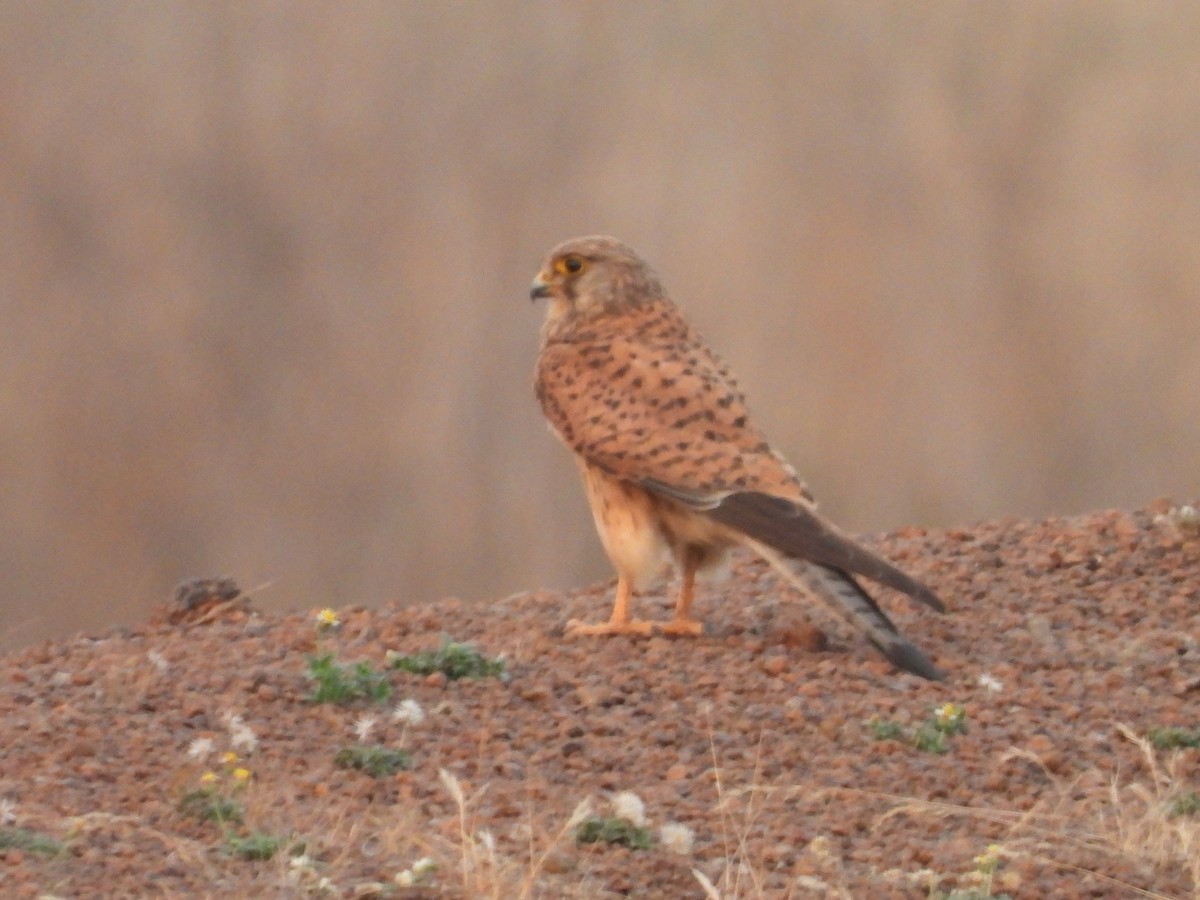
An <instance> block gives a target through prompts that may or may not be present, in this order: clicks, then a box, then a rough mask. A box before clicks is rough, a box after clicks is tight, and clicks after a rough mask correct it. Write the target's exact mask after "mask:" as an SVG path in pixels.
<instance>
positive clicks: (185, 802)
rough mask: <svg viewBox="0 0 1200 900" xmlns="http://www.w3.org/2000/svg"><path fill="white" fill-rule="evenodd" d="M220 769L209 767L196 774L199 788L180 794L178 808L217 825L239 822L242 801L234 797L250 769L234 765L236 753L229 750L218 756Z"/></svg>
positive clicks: (239, 791) (244, 782) (236, 757)
mask: <svg viewBox="0 0 1200 900" xmlns="http://www.w3.org/2000/svg"><path fill="white" fill-rule="evenodd" d="M221 759H222V762H223V763H224V768H223V771H222V772H221V773H220V774H218V773H216V772H213V771H211V770H209V771H207V772H205V773H204V774H203V775H201V776H200V787H198V788H196V790H194V791H189V792H188V793H187V794H184V796H183V798H182V799H181V800H180V801H179V811H180V812H181V813H183V814H184V815H187V816H191V817H192V818H194V819H199V820H201V821H202V822H216V823H218V824H219V825H240V824H241V822H242V813H243V810H242V804H241V803H240V802H239V801H238V800H237V796H238V795H239V794H241V792H242V791H244V790H245V788H246V785H247V783H249V781H250V770H249V769H246V768H243V767H242V766H240V765H238V756H237V754H236V753H233V752H232V751H231V752H229V753H226V754H225V755H224V756H222V758H221Z"/></svg>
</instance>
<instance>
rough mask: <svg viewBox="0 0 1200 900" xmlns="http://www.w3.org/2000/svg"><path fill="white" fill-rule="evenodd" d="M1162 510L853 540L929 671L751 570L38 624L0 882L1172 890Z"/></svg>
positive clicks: (1197, 808) (1192, 645) (1191, 659)
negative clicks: (569, 635) (398, 603)
mask: <svg viewBox="0 0 1200 900" xmlns="http://www.w3.org/2000/svg"><path fill="white" fill-rule="evenodd" d="M1167 507H1168V504H1166V503H1161V504H1159V505H1158V506H1156V507H1155V508H1152V509H1148V510H1142V511H1138V512H1134V513H1126V512H1100V513H1095V514H1091V515H1085V516H1079V517H1074V518H1068V519H1053V520H1049V521H1044V522H1027V521H1015V520H1014V521H999V522H990V523H984V524H980V525H977V526H973V527H970V528H963V529H954V530H938V531H935V530H928V531H927V530H923V529H917V528H909V529H904V530H902V531H900V532H897V533H894V534H890V535H884V536H877V537H875V538H873V539H870V542H871V543H872V544H873V545H875V546H877V547H878V548H880V549H881V550H882V551H883V552H884V553H885V554H886V555H887V556H889V557H890V558H892V559H894V560H896V561H898V562H899V563H900V564H901V565H902V566H903V567H904V568H905V569H907V570H908V571H910V572H912V573H913V574H914V575H916V576H918V577H919V578H921V579H923V580H924V581H926V582H928V583H929V584H930V585H931V586H932V587H933V588H934V589H935V590H936V591H937V593H938V594H939V595H940V596H941V597H943V598H945V600H946V601H947V605H948V606H949V607H950V611H949V612H948V613H947V614H946V615H944V616H938V615H936V614H933V613H930V612H928V611H927V610H923V609H922V610H918V609H915V608H914V607H912V606H911V605H909V604H906V603H905V602H904V601H903V598H900V597H898V596H896V595H892V594H887V593H884V594H881V598H880V599H881V602H882V603H883V604H884V605H885V606H886V607H887V609H888V610H889V612H891V613H892V614H893V616H894V618H895V619H896V622H897V624H898V625H899V627H900V628H901V630H902V631H903V632H904V633H905V634H906V635H908V636H909V637H911V638H912V639H913V640H914V641H915V642H916V643H918V644H919V645H920V646H921V647H922V648H923V649H924V650H925V651H926V652H927V653H928V654H929V655H930V656H931V657H932V658H933V659H934V660H935V661H936V663H937V664H938V665H939V666H940V667H941V668H943V669H946V670H947V671H948V672H949V673H950V675H949V679H948V681H947V682H946V683H945V684H933V683H929V682H925V681H922V680H920V679H918V678H915V677H912V676H909V675H904V674H901V673H898V672H896V671H895V670H893V669H892V668H891V667H890V666H889V665H888V664H887V663H886V662H885V661H884V660H882V659H880V658H879V657H878V655H877V654H876V653H875V652H874V651H873V650H872V649H871V648H870V647H869V646H866V645H865V644H864V643H863V642H862V641H861V640H860V639H858V638H857V637H856V636H854V635H852V634H850V633H848V632H846V631H845V630H844V629H842V628H841V627H840V626H837V625H836V624H832V623H830V622H829V621H828V620H827V619H826V617H825V616H824V615H823V614H821V613H820V612H819V611H818V610H816V609H814V608H813V605H812V604H811V603H809V602H807V601H806V600H805V598H803V597H800V596H799V595H796V594H793V593H791V592H788V591H785V590H784V589H783V588H782V587H781V585H780V584H779V583H778V582H777V581H776V580H775V578H774V576H773V575H772V574H771V573H770V572H769V571H768V570H767V569H765V568H764V567H763V566H761V565H759V564H757V563H755V562H753V561H741V562H739V564H738V565H737V566H736V567H735V571H734V573H733V577H732V578H731V579H730V580H729V581H727V582H724V583H722V584H719V585H714V586H709V587H708V588H707V589H705V590H704V591H703V592H702V593H701V595H700V599H699V602H698V613H699V614H700V615H702V616H703V617H704V618H705V619H706V620H707V624H708V630H709V633H708V634H707V635H706V636H704V637H701V638H698V639H669V638H650V639H646V640H631V639H607V640H605V639H577V640H565V639H563V638H562V637H561V636H560V634H559V632H560V629H561V625H562V623H564V622H565V621H567V620H568V619H570V618H597V617H603V616H605V615H607V610H608V602H609V601H608V595H609V592H610V591H611V585H601V586H596V587H593V588H590V589H587V590H583V591H579V592H577V593H572V594H568V595H561V594H553V593H547V592H537V593H529V594H523V595H518V596H514V597H509V598H506V599H504V600H498V601H496V602H494V603H488V604H481V605H478V606H474V607H468V606H465V605H463V604H461V603H458V602H456V601H453V600H446V601H442V602H439V603H435V604H432V605H429V606H423V607H408V608H402V609H400V608H384V609H377V610H363V609H351V610H338V611H337V619H338V623H337V624H336V626H335V624H334V622H333V621H332V620H331V619H330V618H329V617H328V616H327V617H326V619H325V620H324V621H323V622H318V621H317V618H316V616H315V611H314V613H310V614H304V615H293V616H286V617H278V616H265V615H260V614H258V613H257V612H256V611H255V610H254V606H253V603H252V602H250V603H246V602H244V601H245V598H239V599H236V600H234V599H229V598H223V597H216V598H210V599H211V601H212V602H207V601H206V605H205V606H204V608H203V611H202V613H201V614H197V615H194V616H190V615H180V614H171V613H170V612H169V611H168V612H167V613H164V614H163V615H161V616H160V617H159V619H158V620H157V623H156V624H149V625H146V626H143V627H138V628H132V629H123V630H116V631H113V632H111V633H108V634H105V635H101V636H96V637H76V638H72V639H69V640H63V641H57V642H51V643H46V644H43V645H40V646H35V647H31V648H28V649H25V650H23V651H21V652H18V653H15V654H11V655H9V656H7V657H6V658H4V659H3V660H2V661H0V761H2V766H0V894H2V895H3V896H5V897H35V896H39V895H48V896H54V897H95V896H145V895H155V896H157V895H162V896H181V895H192V896H212V897H234V896H248V895H251V894H253V895H256V896H258V897H293V896H302V895H305V894H306V893H309V892H311V893H313V894H314V895H315V894H318V893H320V892H325V893H326V894H327V895H328V896H342V897H370V896H380V897H443V896H444V897H459V896H463V895H466V896H471V897H476V896H491V897H504V898H508V897H519V896H523V895H524V896H543V897H604V896H610V895H630V896H638V897H697V898H704V897H716V896H719V897H722V898H733V897H787V896H792V897H801V896H848V897H868V896H869V897H890V896H896V897H929V896H956V897H984V896H989V895H995V896H1000V895H1003V894H1007V895H1009V896H1010V897H1050V896H1054V897H1076V896H1083V897H1110V896H1111V897H1118V896H1132V895H1133V894H1134V893H1135V891H1149V892H1153V893H1154V894H1155V895H1161V896H1168V897H1197V896H1200V797H1198V795H1197V791H1198V790H1200V749H1197V747H1196V744H1198V743H1200V715H1198V712H1197V711H1198V710H1200V637H1198V636H1200V538H1197V536H1196V533H1195V531H1194V529H1193V527H1192V525H1191V524H1190V523H1189V521H1188V520H1187V518H1186V517H1181V516H1179V515H1172V514H1166V513H1167V512H1168V509H1167ZM227 600H228V603H227V606H222V604H224V603H226V601H227ZM637 609H638V610H639V611H640V613H641V614H649V615H659V616H662V617H666V616H668V615H669V600H668V599H667V598H666V597H664V596H660V595H652V596H644V597H641V598H639V600H638V607H637ZM810 615H811V621H813V622H815V623H817V624H818V625H820V626H821V627H822V628H823V629H825V630H826V631H827V634H828V638H829V639H828V642H827V643H825V642H823V641H820V640H814V639H813V634H812V629H811V627H810V626H809V624H808V623H809V621H810V618H809V616H810ZM447 637H448V638H449V639H450V640H452V641H453V642H455V643H453V644H450V645H447V644H446V641H447ZM462 643H467V644H470V645H471V646H472V647H473V648H475V649H476V650H477V651H479V654H481V656H475V655H473V654H472V653H471V652H470V650H469V649H467V648H464V647H462V646H459V644H462ZM422 653H424V654H425V655H424V656H421V655H420V654H422ZM398 655H399V656H398ZM496 658H502V659H503V667H502V669H501V667H498V666H495V665H492V666H491V667H490V668H489V667H488V664H489V663H491V662H494V660H495V659H496ZM400 660H403V662H400ZM360 664H361V665H360ZM472 665H479V666H481V668H479V669H478V670H477V671H474V672H469V671H465V670H466V669H469V668H470V666H472ZM459 674H466V675H467V677H461V678H459V677H455V676H457V675H459ZM472 675H474V676H477V677H472ZM318 689H321V690H325V691H326V693H325V695H324V696H325V697H326V698H327V699H326V700H325V701H324V702H315V701H314V700H313V699H312V697H313V695H314V692H315V691H317V690H318ZM225 754H233V755H228V756H226V755H225ZM626 792H628V793H626ZM631 794H632V795H634V796H631ZM589 798H590V816H591V817H592V821H591V822H589V823H586V824H585V826H584V834H585V835H587V836H590V837H593V838H596V840H595V841H594V842H592V843H580V842H578V841H577V840H576V835H577V833H578V824H579V822H580V820H582V819H585V818H586V816H587V815H588V814H589V810H588V808H586V807H584V808H581V806H580V805H581V804H582V803H584V802H585V801H588V799H589ZM573 814H575V819H574V820H573V819H572V816H573ZM643 820H644V821H643ZM637 826H641V827H637ZM1189 841H1190V844H1189V843H1188V842H1189ZM647 845H648V846H647ZM425 858H428V860H429V861H425ZM705 882H707V883H708V886H707V887H706V885H705ZM931 885H934V887H932V888H931ZM956 891H957V893H955V892H956Z"/></svg>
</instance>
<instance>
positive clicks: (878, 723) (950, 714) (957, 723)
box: [867, 703, 967, 753]
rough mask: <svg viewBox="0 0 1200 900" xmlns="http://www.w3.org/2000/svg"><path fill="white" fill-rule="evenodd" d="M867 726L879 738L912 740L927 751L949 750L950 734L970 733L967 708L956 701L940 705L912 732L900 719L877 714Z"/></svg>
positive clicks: (917, 746)
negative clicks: (884, 717) (879, 716)
mask: <svg viewBox="0 0 1200 900" xmlns="http://www.w3.org/2000/svg"><path fill="white" fill-rule="evenodd" d="M867 727H868V728H869V729H871V733H872V734H874V735H875V739H876V740H880V741H900V742H902V743H911V744H912V745H913V746H914V747H916V748H917V749H918V750H921V751H923V752H925V753H946V752H947V751H948V750H949V749H950V745H949V743H948V742H947V740H946V739H947V738H948V737H950V736H952V735H956V734H966V733H967V711H966V708H965V707H963V706H960V705H959V704H957V703H947V704H945V705H943V706H939V707H938V708H937V709H935V710H934V711H933V715H931V716H930V717H929V718H928V719H927V720H926V721H924V722H922V723H921V725H920V726H918V728H917V729H916V730H915V731H913V732H912V733H911V734H910V733H909V732H908V731H907V730H906V729H905V728H904V726H903V725H901V724H899V723H898V722H892V721H888V720H886V719H880V718H878V717H875V718H872V719H870V720H869V721H868V722H867Z"/></svg>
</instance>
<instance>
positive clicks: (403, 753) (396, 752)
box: [333, 744, 412, 778]
mask: <svg viewBox="0 0 1200 900" xmlns="http://www.w3.org/2000/svg"><path fill="white" fill-rule="evenodd" d="M333 764H334V765H335V766H337V767H338V768H339V769H357V770H358V771H360V772H365V773H366V774H367V775H370V776H371V777H372V778H383V777H385V776H387V775H395V774H396V773H397V772H402V771H404V770H405V769H407V768H408V767H409V766H410V765H412V754H411V753H409V752H408V751H407V750H401V749H400V748H398V747H395V748H393V747H382V746H373V747H369V746H366V745H363V744H357V745H355V746H353V747H343V748H342V749H341V750H339V751H338V752H337V755H336V756H334V757H333Z"/></svg>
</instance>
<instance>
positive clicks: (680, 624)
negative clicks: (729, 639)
mask: <svg viewBox="0 0 1200 900" xmlns="http://www.w3.org/2000/svg"><path fill="white" fill-rule="evenodd" d="M655 630H656V631H658V632H660V633H661V634H673V635H676V636H677V637H699V636H700V635H702V634H704V623H703V622H701V621H700V620H699V619H680V618H674V619H671V621H669V622H660V623H658V626H657V628H656V629H655Z"/></svg>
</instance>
